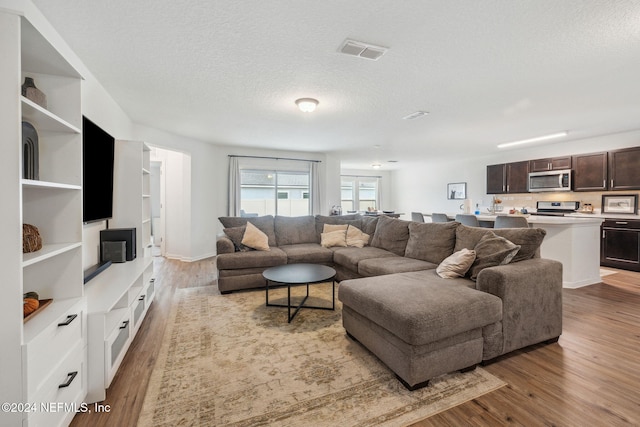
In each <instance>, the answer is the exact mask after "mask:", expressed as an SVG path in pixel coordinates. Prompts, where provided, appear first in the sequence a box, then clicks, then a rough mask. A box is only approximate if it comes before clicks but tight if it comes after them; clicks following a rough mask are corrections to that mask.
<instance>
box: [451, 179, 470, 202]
mask: <svg viewBox="0 0 640 427" xmlns="http://www.w3.org/2000/svg"><path fill="white" fill-rule="evenodd" d="M466 198H467V183H466V182H453V183H449V184H447V199H449V200H464V199H466Z"/></svg>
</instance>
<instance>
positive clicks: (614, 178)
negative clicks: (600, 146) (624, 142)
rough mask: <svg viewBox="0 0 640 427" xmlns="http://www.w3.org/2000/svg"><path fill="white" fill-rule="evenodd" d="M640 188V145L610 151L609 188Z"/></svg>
mask: <svg viewBox="0 0 640 427" xmlns="http://www.w3.org/2000/svg"><path fill="white" fill-rule="evenodd" d="M638 189H640V147H634V148H625V149H622V150H616V151H610V152H609V190H638Z"/></svg>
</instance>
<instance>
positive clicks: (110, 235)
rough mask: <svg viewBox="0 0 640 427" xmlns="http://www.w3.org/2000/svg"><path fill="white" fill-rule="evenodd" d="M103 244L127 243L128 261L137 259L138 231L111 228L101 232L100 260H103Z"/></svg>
mask: <svg viewBox="0 0 640 427" xmlns="http://www.w3.org/2000/svg"><path fill="white" fill-rule="evenodd" d="M102 242H125V243H126V256H125V258H126V260H127V261H133V260H134V259H136V229H135V228H109V229H106V230H100V259H101V260H102V259H104V258H103V253H102Z"/></svg>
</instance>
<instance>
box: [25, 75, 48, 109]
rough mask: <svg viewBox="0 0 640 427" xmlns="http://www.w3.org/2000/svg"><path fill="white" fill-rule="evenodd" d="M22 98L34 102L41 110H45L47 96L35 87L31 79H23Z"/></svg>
mask: <svg viewBox="0 0 640 427" xmlns="http://www.w3.org/2000/svg"><path fill="white" fill-rule="evenodd" d="M22 96H24V97H25V98H27V99H28V100H30V101H33V102H35V103H36V104H38V105H39V106H41V107H42V108H47V95H45V94H44V93H43V92H42V91H41V90H40V89H38V88H37V87H36V83H35V82H34V81H33V78H32V77H25V78H24V83H23V84H22Z"/></svg>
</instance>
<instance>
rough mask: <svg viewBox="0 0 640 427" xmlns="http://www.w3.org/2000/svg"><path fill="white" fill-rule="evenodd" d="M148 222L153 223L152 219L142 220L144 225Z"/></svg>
mask: <svg viewBox="0 0 640 427" xmlns="http://www.w3.org/2000/svg"><path fill="white" fill-rule="evenodd" d="M148 222H151V218H147V219H143V220H142V223H143V224H146V223H148Z"/></svg>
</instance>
